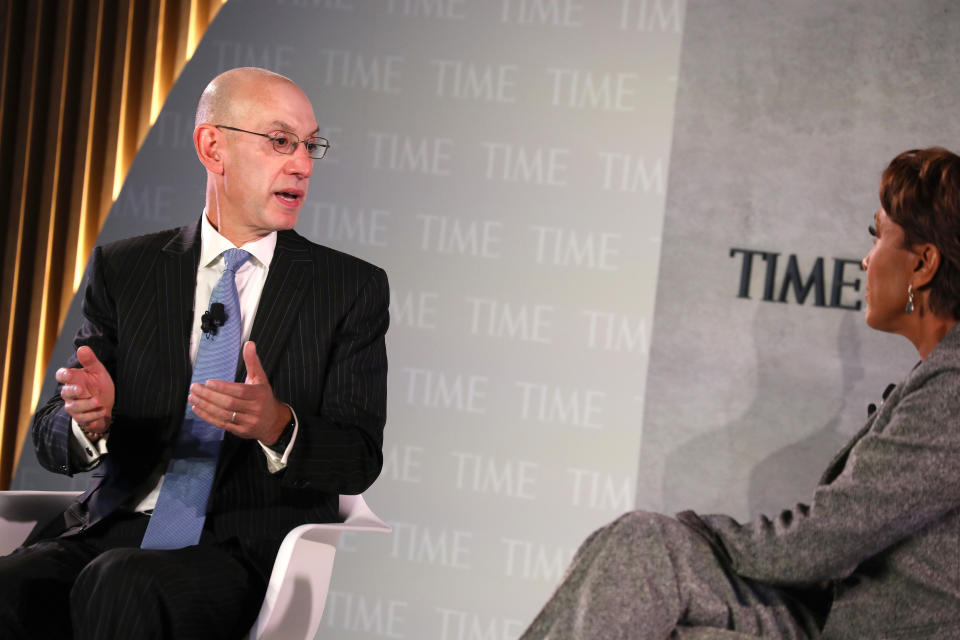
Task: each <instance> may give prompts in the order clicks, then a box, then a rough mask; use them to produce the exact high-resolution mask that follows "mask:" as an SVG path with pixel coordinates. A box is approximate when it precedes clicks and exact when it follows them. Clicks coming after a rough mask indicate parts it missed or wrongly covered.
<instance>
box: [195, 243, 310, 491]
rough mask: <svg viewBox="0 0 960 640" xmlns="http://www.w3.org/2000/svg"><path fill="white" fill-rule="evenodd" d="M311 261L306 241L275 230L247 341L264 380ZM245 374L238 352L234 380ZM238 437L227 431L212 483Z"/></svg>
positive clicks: (300, 296)
mask: <svg viewBox="0 0 960 640" xmlns="http://www.w3.org/2000/svg"><path fill="white" fill-rule="evenodd" d="M311 269H312V260H311V258H310V252H309V250H308V248H307V243H306V242H305V241H304V240H303V239H302V238H301V237H300V236H298V235H297V234H296V233H294V232H293V231H280V232H278V233H277V246H276V249H275V250H274V253H273V260H272V261H271V262H270V272H269V273H268V274H267V280H266V282H264V284H263V291H262V292H261V294H260V302H259V303H258V304H257V315H256V317H255V318H254V319H253V327H252V328H251V329H250V340H252V341H253V342H254V343H256V345H257V355H258V356H259V358H260V364H262V365H263V370H264V371H265V372H266V374H267V379H268V380H271V381H272V380H273V379H274V373H275V372H276V369H277V365H278V363H279V361H280V357H281V356H282V355H283V350H284V348H285V346H286V344H287V342H288V340H289V338H290V332H291V331H292V330H293V326H294V324H295V322H296V319H297V316H298V315H299V313H300V308H301V307H302V306H303V302H304V290H305V289H304V288H305V286H306V285H307V283H308V282H309V281H310V272H311ZM246 377H247V367H246V364H244V362H243V356H242V354H241V357H240V359H239V360H238V362H237V377H236V380H237V381H240V382H242V381H244V380H245V379H246ZM238 444H239V443H238V438H236V437H234V436H232V435H231V434H227V438H226V440H224V444H223V449H222V450H221V452H220V463H219V464H218V465H217V475H216V476H215V477H214V483H215V484H216V483H217V482H219V480H220V478H221V476H222V475H223V474H224V473H225V469H227V468H228V466H229V463H230V459H231V458H233V456H234V455H236V452H237V446H238Z"/></svg>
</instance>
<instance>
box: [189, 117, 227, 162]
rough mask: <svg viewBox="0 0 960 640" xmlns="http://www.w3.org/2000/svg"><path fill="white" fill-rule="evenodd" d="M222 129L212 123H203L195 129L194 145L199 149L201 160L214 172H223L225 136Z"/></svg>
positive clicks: (198, 154) (198, 153)
mask: <svg viewBox="0 0 960 640" xmlns="http://www.w3.org/2000/svg"><path fill="white" fill-rule="evenodd" d="M221 136H222V134H221V133H220V130H219V129H217V128H216V127H215V126H213V125H212V124H201V125H198V126H197V128H196V129H194V130H193V146H194V147H196V149H197V157H198V158H200V162H201V163H203V166H204V167H206V168H207V171H210V172H212V173H217V174H222V173H223V159H222V158H221V154H220V149H221V142H222V141H223V138H222V137H221Z"/></svg>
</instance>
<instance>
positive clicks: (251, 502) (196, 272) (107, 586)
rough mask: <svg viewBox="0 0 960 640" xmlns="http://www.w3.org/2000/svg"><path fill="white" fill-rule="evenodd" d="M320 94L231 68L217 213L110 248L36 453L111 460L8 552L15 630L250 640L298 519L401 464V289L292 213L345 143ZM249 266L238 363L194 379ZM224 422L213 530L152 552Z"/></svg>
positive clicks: (2, 585)
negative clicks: (150, 545) (207, 317)
mask: <svg viewBox="0 0 960 640" xmlns="http://www.w3.org/2000/svg"><path fill="white" fill-rule="evenodd" d="M317 131H318V127H317V123H316V119H315V116H314V113H313V108H312V106H311V104H310V101H309V99H308V98H307V96H306V95H305V94H304V93H303V92H302V91H301V90H300V88H299V87H297V86H296V85H295V84H294V83H293V82H292V81H290V80H289V79H287V78H284V77H283V76H279V75H277V74H274V73H271V72H269V71H265V70H262V69H252V68H244V69H233V70H231V71H227V72H225V73H223V74H221V75H220V76H218V77H217V78H215V79H214V80H213V81H212V82H211V83H210V85H209V86H208V87H207V89H206V90H205V91H204V93H203V95H202V97H201V99H200V104H199V106H198V110H197V125H196V129H195V131H194V143H195V146H196V150H197V154H198V156H199V158H200V161H201V162H202V163H203V165H204V167H205V169H206V171H207V190H206V209H205V211H204V214H203V215H202V216H201V219H200V220H199V221H198V222H197V223H195V224H193V225H190V226H188V227H184V228H180V229H175V230H171V231H166V232H161V233H157V234H152V235H148V236H143V237H139V238H133V239H130V240H125V241H122V242H118V243H115V244H112V245H108V246H105V247H98V248H97V249H96V250H95V251H94V254H93V259H92V266H91V268H90V272H89V281H88V285H87V288H86V292H85V297H84V303H83V315H84V320H83V324H82V325H81V327H80V330H79V331H78V332H77V335H76V339H75V344H76V346H77V352H76V357H75V358H73V359H72V361H71V362H69V363H68V364H67V366H66V367H65V368H63V369H60V370H59V371H58V372H57V380H58V381H59V382H60V383H61V384H60V387H59V390H58V394H57V395H56V396H54V397H53V398H51V399H50V400H49V401H48V402H47V403H46V404H45V405H44V406H43V407H42V408H41V409H40V410H39V411H38V412H37V415H36V416H35V418H34V424H33V439H34V444H35V447H36V451H37V456H38V459H39V460H40V462H41V464H43V465H44V466H45V467H47V468H48V469H50V470H52V471H55V472H59V473H66V474H73V473H75V472H79V471H85V470H88V469H94V473H93V477H92V479H91V483H90V486H89V488H88V489H87V491H86V492H84V494H83V495H82V496H81V497H80V498H79V499H78V501H77V502H76V503H74V504H73V505H72V506H71V507H70V508H69V509H68V510H67V511H66V512H65V513H64V514H62V516H61V517H58V518H57V519H56V520H55V521H54V522H53V523H51V524H49V525H47V526H46V527H44V528H42V529H41V530H39V531H36V532H34V534H33V535H32V536H31V537H30V539H29V540H28V541H27V543H26V546H25V547H21V548H20V549H18V550H17V551H15V552H14V553H13V554H11V555H10V556H7V557H5V558H0V635H2V636H3V637H4V638H10V637H15V638H20V637H24V638H40V637H43V638H56V637H70V636H71V635H72V636H73V637H75V638H112V637H118V638H120V637H122V638H235V637H238V636H239V635H241V634H243V633H244V632H245V631H246V630H247V629H248V628H249V626H250V625H251V624H252V621H253V618H254V617H255V616H256V613H257V610H258V609H259V603H260V600H261V599H262V597H263V593H264V589H265V585H266V580H267V578H268V577H269V572H270V568H271V566H272V563H273V559H274V556H275V554H276V551H277V548H278V546H279V544H280V541H281V540H282V538H283V536H284V535H285V534H286V532H287V531H289V530H290V529H292V528H293V527H295V526H297V525H299V524H303V523H305V522H317V521H330V520H333V519H335V518H336V517H337V504H338V494H339V493H360V492H362V491H363V490H365V489H366V488H367V487H368V486H370V484H372V483H373V481H374V480H375V479H376V477H377V475H378V474H379V472H380V468H381V466H382V461H383V456H382V453H381V447H382V442H383V425H384V421H385V405H386V370H387V363H386V352H385V347H384V334H385V332H386V329H387V324H388V316H387V307H388V299H389V295H388V288H387V279H386V275H385V273H384V272H383V271H382V270H381V269H379V268H377V267H374V266H373V265H370V264H368V263H366V262H363V261H361V260H359V259H356V258H353V257H351V256H347V255H345V254H342V253H339V252H336V251H333V250H331V249H328V248H325V247H321V246H318V245H316V244H313V243H311V242H309V241H307V240H306V239H304V238H302V237H301V236H299V235H298V234H297V233H296V232H294V231H293V230H292V229H293V227H294V225H295V224H296V221H297V215H298V213H299V211H300V208H301V206H302V204H303V200H304V198H305V196H306V194H307V186H308V183H309V179H310V176H311V174H312V172H313V162H314V159H315V158H318V157H322V155H323V152H324V151H325V150H326V145H327V143H326V141H325V140H323V139H322V138H317V137H316V135H317ZM234 247H240V248H243V249H244V250H246V251H247V252H249V253H250V254H251V256H252V257H251V258H250V259H249V260H248V261H247V262H246V263H244V264H243V265H242V266H241V267H239V268H238V269H237V272H236V279H235V280H236V283H237V288H238V290H239V299H240V309H241V320H242V324H243V339H244V341H246V342H245V344H244V345H243V349H242V356H241V357H240V360H239V363H238V366H237V373H236V378H235V380H211V381H209V382H207V383H206V384H198V383H193V384H191V383H190V379H191V367H192V363H193V360H194V358H195V357H196V353H197V344H198V342H199V339H200V335H201V324H202V321H201V314H202V312H203V311H204V310H205V309H206V306H207V300H209V299H210V294H211V290H212V289H213V284H214V283H215V282H216V281H217V280H218V279H219V278H220V275H221V273H222V272H223V269H224V260H223V257H222V255H221V254H222V252H223V251H224V250H226V249H231V248H234ZM188 402H189V403H190V405H191V406H192V407H193V410H194V412H195V413H196V415H197V416H199V417H200V418H203V419H204V420H206V421H208V422H209V423H210V424H212V425H214V426H215V427H219V428H222V429H224V430H225V432H226V434H225V438H224V441H223V445H222V450H221V452H220V457H219V462H218V466H217V469H216V475H215V478H214V484H213V489H212V492H211V495H210V500H209V503H208V505H207V516H206V520H205V524H204V528H203V531H202V534H201V537H200V541H199V543H198V544H196V545H191V546H187V547H185V548H182V549H176V550H163V551H159V550H149V549H141V548H140V542H141V539H142V538H143V533H144V530H145V529H146V526H147V524H148V523H149V520H150V517H149V514H150V513H151V512H152V509H153V506H154V504H155V503H156V499H157V495H158V493H159V490H160V487H161V485H162V480H163V474H164V471H165V469H166V465H167V461H168V460H169V458H170V455H171V449H172V443H173V442H174V440H175V439H176V435H177V432H178V430H179V428H180V424H181V421H182V419H183V415H184V410H185V407H186V404H187V403H188Z"/></svg>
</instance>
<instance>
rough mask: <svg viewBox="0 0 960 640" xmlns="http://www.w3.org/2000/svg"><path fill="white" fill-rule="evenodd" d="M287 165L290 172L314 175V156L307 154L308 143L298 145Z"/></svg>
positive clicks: (306, 175)
mask: <svg viewBox="0 0 960 640" xmlns="http://www.w3.org/2000/svg"><path fill="white" fill-rule="evenodd" d="M287 167H288V170H289V171H290V173H294V174H297V175H299V176H301V177H304V178H309V177H310V176H311V175H313V158H311V157H310V156H309V155H308V154H307V145H306V144H305V143H303V142H301V143H300V144H298V145H297V148H296V149H294V150H293V153H292V154H291V155H290V159H289V160H288V161H287Z"/></svg>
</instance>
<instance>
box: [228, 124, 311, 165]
mask: <svg viewBox="0 0 960 640" xmlns="http://www.w3.org/2000/svg"><path fill="white" fill-rule="evenodd" d="M213 126H215V127H216V128H218V129H229V130H230V131H239V132H240V133H249V134H251V135H255V136H260V137H261V138H266V139H267V140H269V141H270V142H272V143H273V149H274V151H276V152H277V153H282V154H284V155H287V156H289V155H292V154H293V153H294V152H295V151H296V150H297V145H299V144H303V148H304V150H306V152H307V155H308V156H310V157H311V158H313V159H314V160H319V159H320V158H322V157H323V156H324V155H326V153H327V149H329V148H330V141H329V140H327V139H326V138H321V137H319V136H314V137H312V138H307V139H306V140H301V139H300V137H299V136H297V134H295V133H292V132H290V131H284V130H282V129H278V130H277V131H274V132H272V133H257V132H256V131H247V130H246V129H239V128H237V127H230V126H227V125H225V124H215V125H213Z"/></svg>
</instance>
